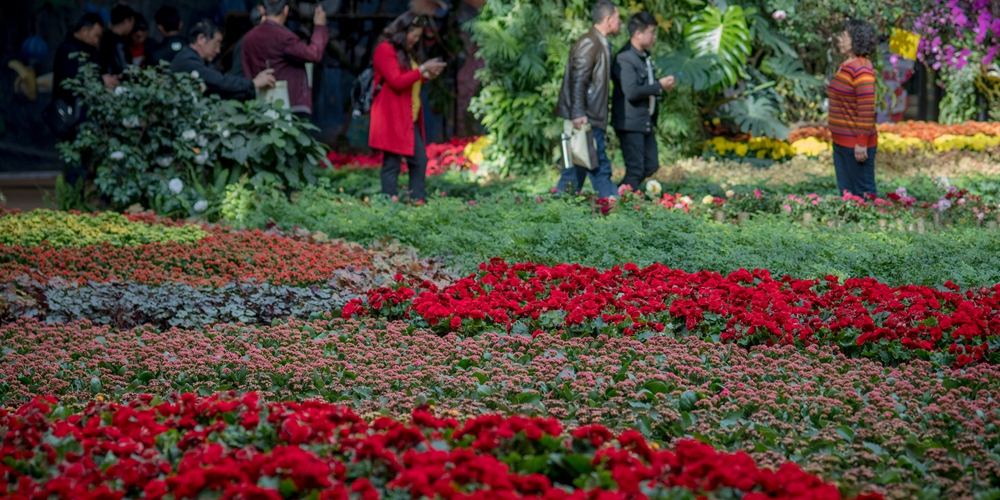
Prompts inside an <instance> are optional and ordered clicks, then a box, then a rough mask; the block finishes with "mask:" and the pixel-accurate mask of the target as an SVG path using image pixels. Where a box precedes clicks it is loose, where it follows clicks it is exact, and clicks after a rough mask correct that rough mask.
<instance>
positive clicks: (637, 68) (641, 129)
mask: <svg viewBox="0 0 1000 500" xmlns="http://www.w3.org/2000/svg"><path fill="white" fill-rule="evenodd" d="M656 29H657V26H656V19H655V18H654V17H653V16H652V15H651V14H650V13H649V12H639V13H638V14H635V15H633V16H632V17H631V18H630V19H629V20H628V32H629V34H630V35H631V40H630V41H629V43H628V44H627V45H625V47H622V50H621V51H620V52H618V56H617V57H616V58H615V64H614V66H612V68H611V80H612V81H614V84H615V85H614V92H613V93H612V97H611V125H612V126H613V127H614V128H615V133H616V134H618V139H619V141H620V142H621V148H622V156H623V157H624V159H625V178H624V179H622V185H623V186H625V185H627V186H629V187H631V188H632V189H634V190H636V191H639V190H642V183H643V182H644V181H645V180H646V179H647V178H649V177H651V176H652V175H653V174H655V173H656V171H657V170H658V169H659V168H660V162H659V159H658V158H657V150H656V132H655V131H654V129H655V128H656V116H657V111H658V110H657V106H656V102H657V101H658V100H659V99H660V94H661V93H662V92H663V91H665V90H672V89H673V88H674V86H675V85H676V84H677V82H676V79H675V78H674V77H672V76H667V77H664V78H660V79H659V80H657V79H656V77H655V76H653V63H652V61H651V60H650V56H649V50H650V49H652V48H653V45H654V44H655V43H656Z"/></svg>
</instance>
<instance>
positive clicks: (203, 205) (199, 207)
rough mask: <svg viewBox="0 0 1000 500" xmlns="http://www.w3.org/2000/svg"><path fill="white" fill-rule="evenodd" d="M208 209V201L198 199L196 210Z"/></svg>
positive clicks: (195, 205)
mask: <svg viewBox="0 0 1000 500" xmlns="http://www.w3.org/2000/svg"><path fill="white" fill-rule="evenodd" d="M207 209H208V202H207V201H205V200H198V203H195V204H194V211H195V212H204V211H205V210H207Z"/></svg>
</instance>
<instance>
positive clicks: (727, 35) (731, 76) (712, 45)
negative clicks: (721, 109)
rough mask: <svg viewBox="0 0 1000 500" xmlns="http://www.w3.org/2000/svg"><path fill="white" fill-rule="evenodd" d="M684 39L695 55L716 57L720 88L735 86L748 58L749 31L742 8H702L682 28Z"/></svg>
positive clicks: (734, 6) (733, 6) (731, 6)
mask: <svg viewBox="0 0 1000 500" xmlns="http://www.w3.org/2000/svg"><path fill="white" fill-rule="evenodd" d="M684 38H685V40H686V41H687V44H688V46H689V47H691V50H692V51H693V52H694V54H695V55H696V56H715V57H717V58H718V64H717V65H716V67H717V68H718V70H719V71H721V72H722V74H723V75H724V77H725V78H724V79H723V80H722V82H723V84H724V85H726V86H729V85H735V84H736V82H737V81H738V80H739V78H740V76H741V75H742V74H743V66H744V65H746V61H747V56H749V55H750V29H749V28H748V27H747V21H746V16H745V14H744V12H743V8H742V7H739V6H737V5H730V6H729V7H727V8H726V9H725V11H722V10H719V9H718V8H716V7H714V6H708V7H705V8H704V9H703V10H702V11H701V12H699V13H698V14H697V15H696V16H695V18H694V19H693V20H692V21H691V22H690V23H688V24H687V26H685V27H684Z"/></svg>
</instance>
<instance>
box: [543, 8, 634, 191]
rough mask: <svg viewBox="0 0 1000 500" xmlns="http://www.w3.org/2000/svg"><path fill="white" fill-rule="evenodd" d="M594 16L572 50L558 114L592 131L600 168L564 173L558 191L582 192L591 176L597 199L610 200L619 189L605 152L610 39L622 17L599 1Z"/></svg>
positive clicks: (609, 79) (579, 168)
mask: <svg viewBox="0 0 1000 500" xmlns="http://www.w3.org/2000/svg"><path fill="white" fill-rule="evenodd" d="M591 13H592V16H593V21H594V27H593V28H592V29H591V30H590V31H588V32H587V34H585V35H583V37H581V38H580V39H579V40H577V41H576V43H575V44H573V48H572V50H570V55H569V62H568V63H567V65H566V74H565V75H564V76H563V86H562V90H561V91H560V92H559V102H558V104H557V105H556V113H555V114H556V116H558V117H561V118H564V119H566V120H572V121H573V126H574V127H576V128H580V127H582V126H584V125H585V124H590V126H591V127H593V130H594V138H595V139H596V141H597V159H598V164H597V165H596V166H595V167H594V169H593V170H587V169H586V168H584V167H581V166H574V167H573V168H568V169H563V171H562V175H561V176H560V178H559V184H558V185H557V186H556V189H558V190H559V191H565V190H567V189H569V188H570V185H572V187H573V189H574V190H581V189H583V183H584V180H585V179H586V177H587V174H590V183H591V184H592V185H593V187H594V190H595V191H597V194H598V196H600V197H601V198H609V197H612V196H615V195H617V192H618V188H617V187H616V186H615V184H614V183H613V182H611V161H610V160H609V159H608V155H607V153H606V151H605V135H606V130H607V127H608V91H609V87H610V81H611V43H610V42H609V41H608V38H607V37H608V36H610V35H616V34H618V29H619V28H620V27H621V17H620V15H619V13H618V7H615V5H614V4H613V3H611V2H610V0H597V3H595V4H594V7H593V9H592V11H591Z"/></svg>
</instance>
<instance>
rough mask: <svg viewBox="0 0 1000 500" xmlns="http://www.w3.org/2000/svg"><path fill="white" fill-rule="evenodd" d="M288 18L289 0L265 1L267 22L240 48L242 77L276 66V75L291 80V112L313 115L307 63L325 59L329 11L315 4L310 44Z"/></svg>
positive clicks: (300, 114) (247, 36)
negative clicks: (293, 29) (301, 36)
mask: <svg viewBox="0 0 1000 500" xmlns="http://www.w3.org/2000/svg"><path fill="white" fill-rule="evenodd" d="M287 20H288V1H287V0H264V22H263V23H261V25H260V26H257V27H255V28H253V29H251V30H250V32H249V33H247V34H246V36H245V37H244V38H243V44H242V47H241V48H240V59H241V64H242V66H243V76H244V77H246V78H250V76H251V75H256V74H258V73H260V72H261V71H263V70H265V69H268V68H273V69H274V76H275V78H277V79H278V80H284V81H287V82H288V98H289V101H291V102H289V106H290V107H291V110H292V112H293V113H296V114H298V115H299V116H309V115H311V114H312V100H313V99H312V87H311V83H310V82H309V79H308V75H307V74H306V67H305V63H307V62H311V63H318V62H320V60H322V58H323V52H324V51H325V50H326V43H327V42H328V41H329V39H330V31H329V29H328V28H327V26H326V12H324V11H323V7H322V6H320V5H317V6H316V12H315V14H314V15H313V24H314V26H313V33H312V37H310V39H309V43H308V44H305V43H303V42H302V40H300V39H299V37H298V36H297V35H296V34H295V33H294V32H292V30H290V29H288V28H287V27H285V22H286V21H287Z"/></svg>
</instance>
